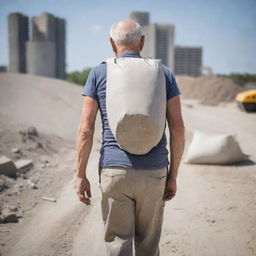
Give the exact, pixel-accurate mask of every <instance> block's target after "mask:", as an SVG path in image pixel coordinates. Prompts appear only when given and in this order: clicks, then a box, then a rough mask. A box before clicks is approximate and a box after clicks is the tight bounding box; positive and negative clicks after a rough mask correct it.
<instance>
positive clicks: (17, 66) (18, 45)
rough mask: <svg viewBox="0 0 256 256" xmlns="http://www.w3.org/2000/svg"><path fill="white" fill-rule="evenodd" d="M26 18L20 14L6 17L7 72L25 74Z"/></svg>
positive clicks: (27, 31)
mask: <svg viewBox="0 0 256 256" xmlns="http://www.w3.org/2000/svg"><path fill="white" fill-rule="evenodd" d="M28 26H29V24H28V17H27V16H24V15H22V14H21V13H11V14H9V15H8V32H9V68H8V70H9V72H16V73H26V47H25V44H26V41H27V40H28V37H29V27H28Z"/></svg>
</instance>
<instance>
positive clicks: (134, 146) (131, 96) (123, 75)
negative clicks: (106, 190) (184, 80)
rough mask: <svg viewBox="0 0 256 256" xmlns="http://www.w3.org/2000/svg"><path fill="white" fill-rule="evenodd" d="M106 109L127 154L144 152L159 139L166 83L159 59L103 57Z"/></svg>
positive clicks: (162, 120)
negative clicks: (104, 59) (105, 63)
mask: <svg viewBox="0 0 256 256" xmlns="http://www.w3.org/2000/svg"><path fill="white" fill-rule="evenodd" d="M106 110H107V117H108V122H109V126H110V129H111V131H112V133H113V135H114V137H115V139H116V141H117V143H118V145H119V146H120V147H121V148H122V149H124V150H126V151H128V152H129V153H131V154H137V155H143V154H146V153H148V152H149V151H150V150H151V149H152V148H153V147H154V146H156V145H157V144H158V142H159V141H160V139H161V138H162V135H163V132H164V127H165V121H166V83H165V74H164V70H163V66H162V63H161V61H160V60H156V59H143V58H131V57H119V58H109V59H107V85H106Z"/></svg>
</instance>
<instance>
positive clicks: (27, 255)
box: [0, 78, 256, 256]
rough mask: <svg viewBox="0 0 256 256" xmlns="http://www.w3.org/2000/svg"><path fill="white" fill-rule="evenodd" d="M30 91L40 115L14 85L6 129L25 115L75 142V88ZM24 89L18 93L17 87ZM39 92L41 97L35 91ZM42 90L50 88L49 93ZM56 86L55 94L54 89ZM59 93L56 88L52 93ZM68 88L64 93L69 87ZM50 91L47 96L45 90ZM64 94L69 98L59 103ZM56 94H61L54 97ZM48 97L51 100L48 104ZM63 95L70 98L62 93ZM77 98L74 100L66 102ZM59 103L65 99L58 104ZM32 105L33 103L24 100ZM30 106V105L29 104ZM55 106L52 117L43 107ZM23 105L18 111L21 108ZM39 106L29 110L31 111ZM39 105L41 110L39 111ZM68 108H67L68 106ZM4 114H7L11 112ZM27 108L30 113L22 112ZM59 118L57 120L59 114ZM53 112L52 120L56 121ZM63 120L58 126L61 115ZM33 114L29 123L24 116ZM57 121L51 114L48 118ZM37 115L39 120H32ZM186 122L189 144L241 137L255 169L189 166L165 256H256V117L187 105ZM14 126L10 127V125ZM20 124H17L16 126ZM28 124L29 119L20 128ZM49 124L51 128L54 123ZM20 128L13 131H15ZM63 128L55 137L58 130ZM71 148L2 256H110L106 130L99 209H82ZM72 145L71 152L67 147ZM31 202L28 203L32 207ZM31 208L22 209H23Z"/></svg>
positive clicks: (6, 230)
mask: <svg viewBox="0 0 256 256" xmlns="http://www.w3.org/2000/svg"><path fill="white" fill-rule="evenodd" d="M43 79H44V80H40V81H41V83H42V81H43V83H42V84H41V86H39V82H40V81H39V80H38V82H37V81H35V83H34V84H29V81H30V80H28V81H27V82H26V83H25V84H28V86H27V89H26V85H24V87H23V88H22V93H24V95H26V94H27V93H28V92H30V91H31V92H32V93H33V95H31V99H33V100H34V99H35V97H36V98H37V100H38V102H39V104H37V105H35V107H34V109H33V108H31V107H28V106H25V105H24V101H22V99H19V100H18V101H16V98H15V94H14V95H13V96H12V97H13V99H12V98H11V96H10V95H11V94H12V93H13V92H15V91H17V90H18V86H17V87H15V88H14V87H12V86H11V85H10V84H7V85H8V87H6V92H8V93H9V96H8V99H9V101H8V102H10V104H12V106H10V107H8V108H7V107H6V104H7V105H8V102H7V101H6V100H5V99H4V97H2V98H1V101H0V102H1V104H2V103H3V104H2V105H0V106H1V111H0V114H1V115H2V118H3V116H4V118H6V119H5V121H6V120H7V119H8V118H10V117H15V113H16V110H17V108H18V109H19V107H20V110H19V111H18V114H17V115H21V117H22V118H23V117H24V119H22V120H23V122H24V120H25V121H26V122H25V124H27V125H30V124H33V122H32V121H31V120H32V119H33V120H34V119H35V118H36V113H39V114H40V115H39V118H37V119H36V126H37V127H39V130H40V129H44V130H45V132H49V133H54V132H56V133H57V134H61V135H63V139H66V138H70V137H71V136H73V137H74V136H75V131H76V127H77V125H78V119H79V115H80V106H81V100H82V98H81V96H80V91H81V88H80V87H79V88H78V87H73V88H72V89H70V85H68V84H67V85H61V84H58V81H56V84H51V85H49V84H47V83H48V81H50V80H47V79H45V78H43ZM13 86H16V85H13ZM31 86H32V87H33V89H32V90H31ZM42 86H46V88H43V87H42ZM47 86H48V87H47ZM50 86H51V88H50ZM62 86H64V87H62ZM42 88H43V89H42ZM63 88H64V91H65V93H63V94H60V95H58V92H59V91H60V90H62V89H63ZM54 90H55V91H54ZM39 91H41V93H43V95H44V98H42V97H41V96H42V94H40V93H39ZM62 91H63V90H62ZM66 94H69V95H71V98H72V102H70V101H69V99H70V98H68V97H66V96H65V95H66ZM56 95H58V97H57V98H56ZM24 97H25V96H24ZM29 100H30V98H27V102H29ZM45 101H46V104H48V105H50V108H47V110H46V111H44V110H43V109H42V107H41V108H40V104H44V102H45ZM14 102H15V104H16V105H15V106H14V105H13V104H14ZM31 104H33V102H29V103H28V105H30V106H31ZM34 104H35V103H34ZM60 104H61V105H60ZM3 106H5V107H6V109H5V111H2V110H3V108H2V107H3ZM22 108H23V109H22ZM54 111H55V112H54ZM49 112H50V113H49ZM59 112H62V114H61V116H59V117H58V118H56V113H59ZM24 113H26V115H25V114H24ZM48 113H49V114H48ZM31 115H34V116H32V119H31ZM183 115H184V120H185V125H186V137H187V138H188V140H187V141H189V139H190V138H191V134H192V132H193V131H194V130H196V129H199V130H202V131H207V132H216V133H226V132H228V133H235V134H237V137H238V140H239V142H240V145H241V147H242V149H243V151H244V152H245V153H246V154H250V155H251V160H252V162H251V163H247V164H244V165H235V166H210V165H209V166H206V165H204V166H201V165H186V164H184V163H182V164H181V167H180V172H179V177H178V192H177V195H176V197H175V198H174V199H173V200H172V201H170V202H168V203H167V204H166V208H165V217H164V225H163V232H162V236H161V242H160V245H161V255H162V256H171V255H176V256H230V255H232V256H253V255H256V228H255V227H256V193H255V185H256V165H255V164H254V163H255V162H256V143H255V138H256V129H255V124H256V115H255V114H246V113H243V112H240V111H239V110H238V108H237V107H236V106H235V105H234V104H232V103H231V104H230V103H229V104H222V105H219V106H205V105H200V104H197V103H196V102H194V101H187V100H183ZM9 121H10V122H9ZM8 122H9V123H10V124H11V123H12V124H16V123H17V122H16V120H8ZM19 122H21V119H20V120H19ZM47 122H48V123H47ZM17 126H18V124H17ZM12 127H13V126H12ZM53 127H55V129H53ZM72 143H74V141H73V142H71V144H70V147H69V148H65V147H63V148H62V149H60V151H59V153H58V154H56V155H53V156H52V158H53V159H54V161H55V162H56V163H57V164H56V168H55V167H52V168H51V169H49V171H48V172H46V173H45V175H46V176H45V177H43V176H42V177H41V179H42V184H48V183H44V182H43V179H44V178H45V179H49V177H50V178H51V180H52V182H51V183H49V184H48V185H45V186H44V187H41V188H39V189H38V191H37V192H33V191H32V192H30V193H36V194H35V196H34V197H35V198H34V200H35V201H36V202H37V204H36V205H35V206H34V207H32V208H31V209H30V210H28V211H27V213H26V214H25V216H24V217H23V218H21V219H20V220H19V222H18V223H8V224H2V225H1V226H0V240H1V255H3V256H58V255H59V256H60V255H61V256H68V255H72V256H105V255H106V254H105V245H104V243H103V224H102V221H101V210H100V200H101V195H100V189H99V186H98V173H97V165H98V159H99V149H100V144H101V123H100V120H99V118H98V119H97V124H96V134H95V138H94V145H93V151H92V153H91V157H90V161H89V165H88V177H89V180H90V181H91V185H92V204H91V206H86V205H84V204H82V203H81V202H80V201H79V200H78V198H77V195H76V193H75V188H74V169H75V148H74V145H72ZM63 145H64V144H63ZM47 193H48V194H49V195H51V196H54V197H55V198H56V199H57V202H55V203H53V202H49V201H43V200H41V199H40V196H42V195H44V194H47ZM28 197H29V196H27V198H26V197H25V198H24V196H23V197H21V200H26V199H28ZM24 202H25V201H21V204H23V203H24Z"/></svg>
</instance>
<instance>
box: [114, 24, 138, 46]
mask: <svg viewBox="0 0 256 256" xmlns="http://www.w3.org/2000/svg"><path fill="white" fill-rule="evenodd" d="M110 36H111V38H112V39H113V41H114V42H115V44H116V45H125V46H129V45H137V44H139V43H140V40H141V37H142V29H141V26H140V25H139V24H138V23H137V22H135V21H133V20H121V21H119V22H116V23H114V24H113V25H112V26H111V29H110Z"/></svg>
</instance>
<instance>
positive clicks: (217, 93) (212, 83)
mask: <svg viewBox="0 0 256 256" xmlns="http://www.w3.org/2000/svg"><path fill="white" fill-rule="evenodd" d="M176 79H177V83H178V85H179V87H180V89H181V92H182V96H183V97H184V98H188V99H196V100H199V102H200V103H202V104H206V105H217V104H219V103H220V102H230V101H233V100H234V99H235V97H236V94H237V93H239V92H241V91H243V90H244V89H243V88H242V87H241V86H239V85H237V84H235V83H234V82H233V81H232V80H231V79H229V78H225V77H217V76H201V77H197V78H195V77H188V76H177V77H176Z"/></svg>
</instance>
